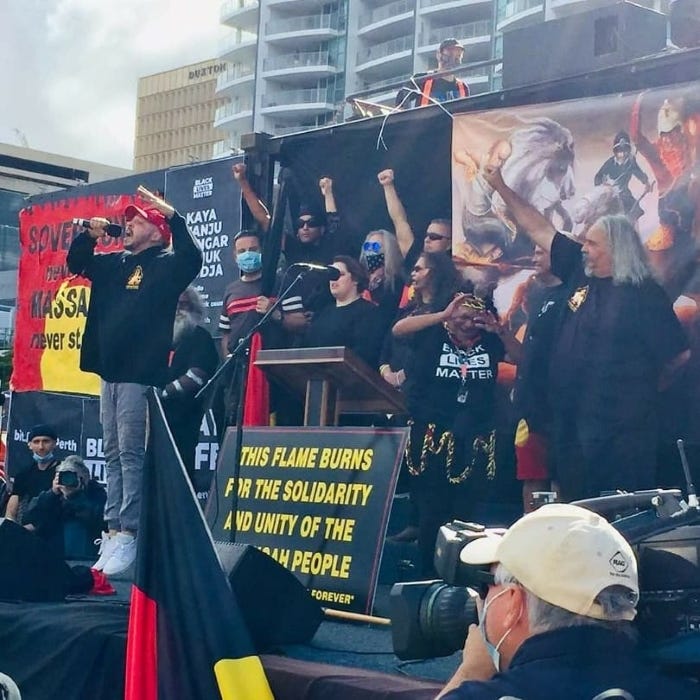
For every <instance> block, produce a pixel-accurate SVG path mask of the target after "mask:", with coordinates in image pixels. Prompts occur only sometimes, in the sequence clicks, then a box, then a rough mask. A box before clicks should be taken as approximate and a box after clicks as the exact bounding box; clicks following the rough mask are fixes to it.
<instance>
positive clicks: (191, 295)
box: [182, 234, 254, 323]
mask: <svg viewBox="0 0 700 700" xmlns="http://www.w3.org/2000/svg"><path fill="white" fill-rule="evenodd" d="M253 235H254V234H253ZM182 293H183V294H184V295H185V297H187V301H189V302H190V305H191V306H192V311H191V313H192V315H193V316H194V317H195V319H196V321H197V323H201V322H202V321H203V320H204V316H205V315H206V309H205V308H204V299H202V295H201V294H200V293H199V292H198V291H197V290H196V289H195V288H194V287H192V286H189V287H187V289H185V291H184V292H182Z"/></svg>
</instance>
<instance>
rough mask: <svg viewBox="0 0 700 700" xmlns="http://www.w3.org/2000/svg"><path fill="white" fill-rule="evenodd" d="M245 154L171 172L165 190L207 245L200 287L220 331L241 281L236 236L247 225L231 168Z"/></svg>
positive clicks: (213, 327)
mask: <svg viewBox="0 0 700 700" xmlns="http://www.w3.org/2000/svg"><path fill="white" fill-rule="evenodd" d="M241 161H242V158H240V157H237V158H225V159H221V160H212V161H209V162H207V163H202V164H201V165H187V166H184V167H182V168H174V169H173V170H169V171H168V172H167V173H166V175H165V194H166V197H167V199H168V201H169V202H171V203H172V204H173V205H174V206H175V208H176V209H177V210H178V211H179V212H180V214H182V216H184V217H185V221H186V222H187V226H188V228H189V229H190V231H191V232H192V234H193V235H194V237H195V239H196V240H197V242H198V243H199V244H200V246H201V247H202V253H203V256H204V262H203V264H202V270H201V272H200V274H199V277H198V278H197V279H196V280H195V282H194V286H195V287H196V288H197V289H198V290H199V292H200V293H201V294H202V296H203V297H204V301H205V303H206V306H207V309H208V317H209V323H207V324H206V327H207V329H208V330H209V331H210V332H211V333H212V335H217V332H216V328H217V326H218V323H219V316H220V315H221V302H222V300H223V297H224V289H225V288H226V285H227V284H229V283H230V282H231V281H232V280H234V279H236V276H237V274H238V273H237V268H236V264H235V261H234V257H233V243H232V241H233V237H234V236H235V235H236V233H238V231H239V229H240V227H241V198H240V190H239V188H238V185H237V184H236V183H235V182H234V180H233V176H232V175H231V166H232V165H233V164H234V163H238V162H241Z"/></svg>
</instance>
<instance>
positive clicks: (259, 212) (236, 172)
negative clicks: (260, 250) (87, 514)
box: [231, 163, 270, 231]
mask: <svg viewBox="0 0 700 700" xmlns="http://www.w3.org/2000/svg"><path fill="white" fill-rule="evenodd" d="M231 172H232V173H233V179H234V180H235V181H236V182H237V183H238V186H239V187H240V188H241V194H242V195H243V199H244V200H245V203H246V204H247V205H248V209H250V213H251V214H252V215H253V219H255V221H256V223H257V224H258V226H260V229H261V230H262V231H267V230H268V229H269V228H270V212H269V211H268V210H267V207H266V206H265V205H264V204H263V203H262V201H261V200H260V198H259V197H258V195H257V194H256V192H255V190H254V189H253V188H252V186H251V184H250V182H248V176H247V175H246V164H245V163H236V164H235V165H233V166H232V167H231Z"/></svg>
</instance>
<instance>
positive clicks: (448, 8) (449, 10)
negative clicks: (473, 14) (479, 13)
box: [418, 0, 492, 19]
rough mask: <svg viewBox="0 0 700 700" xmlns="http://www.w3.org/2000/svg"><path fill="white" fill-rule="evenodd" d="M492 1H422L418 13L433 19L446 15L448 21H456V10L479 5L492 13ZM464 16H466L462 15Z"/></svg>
mask: <svg viewBox="0 0 700 700" xmlns="http://www.w3.org/2000/svg"><path fill="white" fill-rule="evenodd" d="M491 4H492V0H420V4H419V6H418V12H419V14H421V15H430V16H431V17H435V16H438V15H440V14H444V15H445V18H446V19H454V16H455V10H458V11H460V14H462V13H461V10H463V9H465V8H469V7H477V6H479V5H483V6H488V9H489V11H490V8H491ZM462 16H464V15H463V14H462Z"/></svg>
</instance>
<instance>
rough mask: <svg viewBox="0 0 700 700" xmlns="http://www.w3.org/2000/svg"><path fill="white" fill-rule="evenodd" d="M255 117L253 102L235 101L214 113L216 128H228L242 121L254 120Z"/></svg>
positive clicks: (250, 100)
mask: <svg viewBox="0 0 700 700" xmlns="http://www.w3.org/2000/svg"><path fill="white" fill-rule="evenodd" d="M252 117H253V101H252V99H247V100H235V101H234V102H229V103H228V104H225V105H222V106H221V107H217V109H216V112H215V113H214V127H215V128H217V127H223V128H224V129H225V128H227V126H228V125H230V124H232V123H233V122H236V121H239V120H241V119H252Z"/></svg>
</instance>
